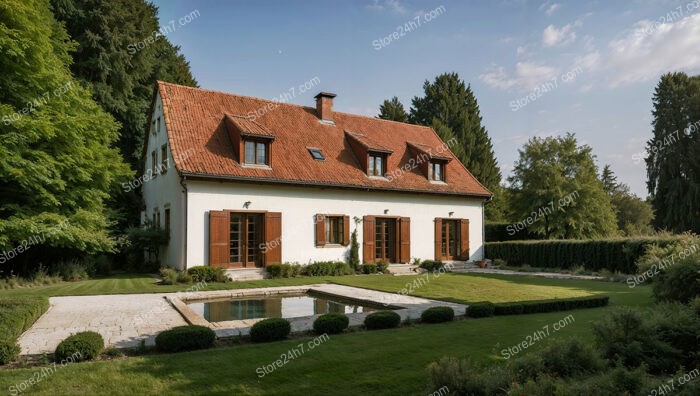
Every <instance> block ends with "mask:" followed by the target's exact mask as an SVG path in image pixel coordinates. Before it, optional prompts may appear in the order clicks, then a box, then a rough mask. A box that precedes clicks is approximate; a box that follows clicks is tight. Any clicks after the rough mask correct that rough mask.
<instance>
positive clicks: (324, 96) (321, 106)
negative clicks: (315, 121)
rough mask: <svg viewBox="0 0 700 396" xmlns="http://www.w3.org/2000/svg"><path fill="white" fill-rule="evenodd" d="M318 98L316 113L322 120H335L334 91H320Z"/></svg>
mask: <svg viewBox="0 0 700 396" xmlns="http://www.w3.org/2000/svg"><path fill="white" fill-rule="evenodd" d="M314 98H316V114H318V118H320V119H321V121H330V122H333V98H335V94H334V93H329V92H319V93H318V95H316V96H314Z"/></svg>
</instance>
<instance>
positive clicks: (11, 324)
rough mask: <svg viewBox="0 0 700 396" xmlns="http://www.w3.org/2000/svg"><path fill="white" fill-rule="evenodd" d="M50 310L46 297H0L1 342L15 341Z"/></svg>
mask: <svg viewBox="0 0 700 396" xmlns="http://www.w3.org/2000/svg"><path fill="white" fill-rule="evenodd" d="M47 309H49V299H48V298H46V297H34V296H26V297H5V296H0V340H14V339H16V338H17V337H19V336H20V335H21V334H22V333H23V332H24V331H25V330H27V329H28V328H29V327H31V325H32V324H33V323H34V322H35V321H36V320H37V319H39V316H41V315H42V314H43V313H44V312H46V310H47Z"/></svg>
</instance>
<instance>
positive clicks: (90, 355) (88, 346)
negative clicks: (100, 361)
mask: <svg viewBox="0 0 700 396" xmlns="http://www.w3.org/2000/svg"><path fill="white" fill-rule="evenodd" d="M104 348H105V341H104V339H102V336H101V335H100V334H99V333H95V332H94V331H84V332H82V333H77V334H73V335H72V336H70V337H68V338H66V339H65V340H63V341H61V343H60V344H58V346H57V347H56V352H55V353H54V358H55V359H56V362H61V361H70V362H80V361H85V360H92V359H94V358H96V357H98V356H99V355H100V353H102V350H103V349H104Z"/></svg>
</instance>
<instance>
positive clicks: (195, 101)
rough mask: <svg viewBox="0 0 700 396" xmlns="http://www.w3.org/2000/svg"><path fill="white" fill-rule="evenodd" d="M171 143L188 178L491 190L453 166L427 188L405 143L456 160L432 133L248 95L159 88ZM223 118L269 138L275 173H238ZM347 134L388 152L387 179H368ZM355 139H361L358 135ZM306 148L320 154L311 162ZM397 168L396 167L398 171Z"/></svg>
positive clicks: (437, 190) (466, 191)
mask: <svg viewBox="0 0 700 396" xmlns="http://www.w3.org/2000/svg"><path fill="white" fill-rule="evenodd" d="M157 89H158V92H159V93H160V96H161V98H162V101H163V111H164V113H165V124H166V127H167V130H168V139H169V143H170V147H171V151H172V154H173V157H174V158H179V161H176V168H177V170H178V171H179V172H180V173H181V174H182V175H185V176H187V177H196V178H217V179H230V180H242V181H255V182H270V183H285V184H299V185H318V186H332V187H338V188H357V189H364V190H394V191H407V192H421V193H437V194H457V195H465V196H475V197H483V198H487V197H489V196H491V192H490V191H489V190H487V189H486V188H485V187H484V186H482V185H481V184H480V183H479V182H478V181H477V180H476V178H474V176H472V174H471V173H470V172H469V171H468V170H467V169H466V168H465V167H464V165H462V163H461V162H460V161H459V160H457V161H450V162H449V163H448V164H447V167H448V169H447V174H448V175H449V178H448V180H447V183H445V184H436V183H431V182H430V181H429V180H428V179H427V178H426V177H425V175H424V174H423V172H422V171H421V169H420V167H419V166H413V167H412V166H411V165H412V164H414V163H415V161H416V160H417V158H416V154H415V152H414V151H413V150H411V149H409V146H408V144H407V143H408V142H412V143H413V144H420V145H422V146H421V147H422V148H423V149H424V150H427V149H428V148H432V152H433V153H436V152H437V153H441V155H442V156H446V157H449V158H455V157H454V155H453V154H452V152H450V151H449V150H446V149H443V148H444V147H447V146H446V145H445V144H444V143H443V142H442V141H441V140H440V138H439V137H438V136H437V134H436V133H435V131H433V130H432V129H431V128H428V127H424V126H419V125H410V124H404V123H400V122H395V121H387V120H381V119H378V118H372V117H365V116H359V115H354V114H346V113H341V112H334V113H333V120H334V121H335V125H332V124H329V123H322V122H319V118H318V117H317V115H316V109H315V108H313V107H304V106H299V105H294V104H286V103H280V102H273V101H269V100H264V99H258V98H252V97H247V96H240V95H233V94H228V93H223V92H217V91H210V90H204V89H199V88H191V87H185V86H180V85H175V84H170V83H165V82H161V81H159V82H158V86H157ZM226 117H228V118H229V121H233V122H235V123H236V124H237V125H238V126H239V127H240V129H241V130H244V131H248V132H250V133H251V134H258V135H267V136H270V135H271V136H274V138H275V140H274V142H273V143H272V146H271V150H270V152H271V155H272V169H260V168H251V167H242V166H241V165H240V164H239V163H238V161H236V156H235V154H234V149H233V145H232V143H231V139H230V137H229V133H228V131H227V129H226ZM345 131H352V132H353V133H355V134H361V135H364V137H360V139H362V142H363V144H367V146H368V147H370V148H379V147H381V148H382V149H383V150H386V151H391V152H392V154H391V155H389V158H388V163H387V172H388V174H389V175H392V177H389V178H388V180H385V179H381V178H370V177H368V176H367V175H366V174H365V173H364V172H363V171H362V169H361V167H360V166H359V163H358V159H357V158H356V157H355V154H354V152H353V151H352V150H351V148H350V144H349V142H348V141H347V138H346V136H345ZM355 137H358V136H355ZM307 147H317V148H319V149H321V150H322V151H323V154H324V155H325V156H326V161H316V160H314V159H313V158H312V157H311V155H310V154H309V152H308V151H307ZM399 168H401V169H399Z"/></svg>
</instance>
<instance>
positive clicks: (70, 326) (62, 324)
mask: <svg viewBox="0 0 700 396" xmlns="http://www.w3.org/2000/svg"><path fill="white" fill-rule="evenodd" d="M49 304H50V307H49V309H48V311H46V312H45V313H44V315H42V316H41V317H40V318H39V320H37V321H36V323H34V325H32V327H31V328H30V329H29V330H27V331H26V332H25V333H24V334H22V336H21V337H20V338H19V344H20V347H21V349H22V352H21V353H22V354H23V355H38V354H43V353H53V352H54V350H55V349H56V347H57V346H58V344H59V343H60V342H61V341H62V340H64V339H65V338H66V337H68V336H70V335H71V334H75V333H78V332H81V331H95V332H98V333H100V334H101V335H102V337H103V338H104V340H105V344H106V346H107V347H111V348H132V347H136V346H138V345H139V344H140V343H141V340H142V339H145V340H146V345H155V336H156V335H157V334H158V333H160V332H161V331H163V330H167V329H170V328H172V327H175V326H184V325H186V324H187V322H185V320H184V319H183V318H182V316H181V315H180V314H179V313H178V311H176V310H175V309H173V307H172V306H171V305H170V304H169V303H168V302H167V300H166V299H165V294H115V295H105V296H80V297H51V298H49Z"/></svg>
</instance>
